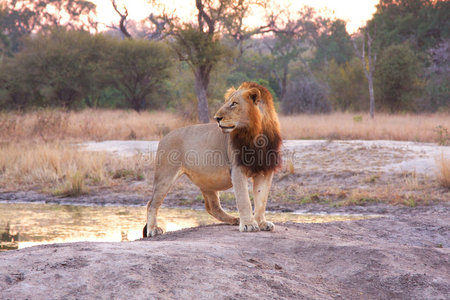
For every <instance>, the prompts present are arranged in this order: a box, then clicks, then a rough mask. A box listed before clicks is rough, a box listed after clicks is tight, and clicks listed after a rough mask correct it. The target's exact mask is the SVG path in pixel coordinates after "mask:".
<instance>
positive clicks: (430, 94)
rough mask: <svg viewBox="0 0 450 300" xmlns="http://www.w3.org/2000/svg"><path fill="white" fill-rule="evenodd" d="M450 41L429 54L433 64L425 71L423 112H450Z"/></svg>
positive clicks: (421, 103)
mask: <svg viewBox="0 0 450 300" xmlns="http://www.w3.org/2000/svg"><path fill="white" fill-rule="evenodd" d="M449 53H450V39H448V40H445V41H443V42H442V43H440V44H439V45H437V46H436V47H435V48H431V49H429V51H428V54H429V55H430V57H431V63H430V64H429V66H428V67H427V68H426V69H425V76H426V77H425V78H426V80H427V85H426V93H425V95H424V97H422V99H421V101H420V103H419V109H420V110H422V111H435V110H438V109H443V110H445V109H446V110H448V111H450V101H449V99H450V57H449Z"/></svg>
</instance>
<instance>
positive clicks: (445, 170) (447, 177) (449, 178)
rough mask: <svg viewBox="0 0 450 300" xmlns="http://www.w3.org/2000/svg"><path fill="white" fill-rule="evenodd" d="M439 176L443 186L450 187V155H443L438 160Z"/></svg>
mask: <svg viewBox="0 0 450 300" xmlns="http://www.w3.org/2000/svg"><path fill="white" fill-rule="evenodd" d="M437 163H438V173H437V178H438V181H439V184H440V185H441V186H442V187H445V188H448V189H450V157H444V155H442V156H441V157H440V158H439V159H438V160H437Z"/></svg>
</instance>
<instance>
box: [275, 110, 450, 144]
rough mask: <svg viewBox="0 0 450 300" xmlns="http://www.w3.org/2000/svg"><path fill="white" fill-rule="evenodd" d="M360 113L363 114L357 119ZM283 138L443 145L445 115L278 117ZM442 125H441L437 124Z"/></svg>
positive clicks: (449, 122) (447, 125)
mask: <svg viewBox="0 0 450 300" xmlns="http://www.w3.org/2000/svg"><path fill="white" fill-rule="evenodd" d="M359 116H361V117H362V119H361V118H359ZM280 122H281V128H282V132H283V137H284V138H285V139H333V140H399V141H418V142H435V143H439V144H445V139H448V138H449V137H448V136H445V129H449V128H450V116H449V115H448V114H426V115H425V114H424V115H389V114H376V115H375V118H374V120H371V119H370V117H369V116H368V115H357V114H351V113H332V114H329V115H297V116H282V117H281V118H280ZM439 126H441V127H439Z"/></svg>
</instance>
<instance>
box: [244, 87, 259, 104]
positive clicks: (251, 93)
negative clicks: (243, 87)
mask: <svg viewBox="0 0 450 300" xmlns="http://www.w3.org/2000/svg"><path fill="white" fill-rule="evenodd" d="M247 95H248V97H249V98H250V99H251V100H252V101H253V103H254V104H258V103H259V101H261V91H260V90H259V89H257V88H251V89H249V90H248V92H247Z"/></svg>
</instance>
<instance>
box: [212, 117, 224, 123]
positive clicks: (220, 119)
mask: <svg viewBox="0 0 450 300" xmlns="http://www.w3.org/2000/svg"><path fill="white" fill-rule="evenodd" d="M214 119H215V120H216V121H217V123H220V121H222V119H223V117H218V116H215V117H214Z"/></svg>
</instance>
